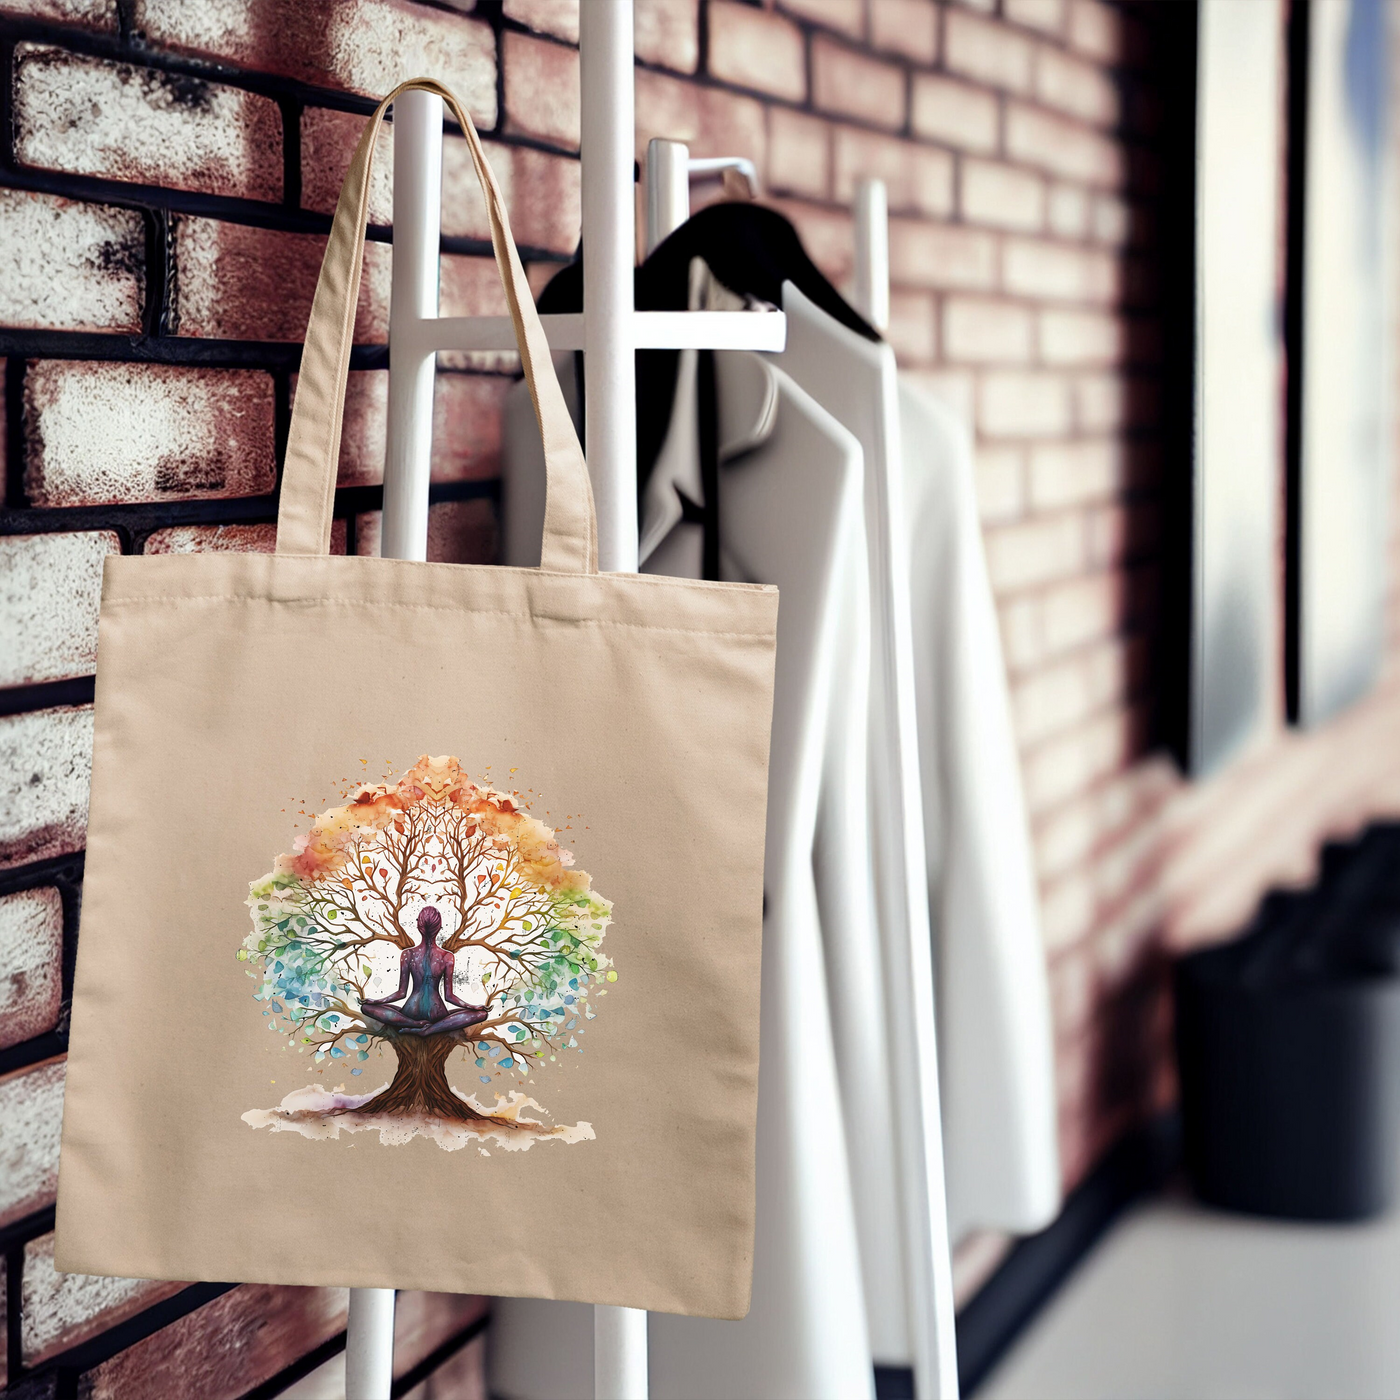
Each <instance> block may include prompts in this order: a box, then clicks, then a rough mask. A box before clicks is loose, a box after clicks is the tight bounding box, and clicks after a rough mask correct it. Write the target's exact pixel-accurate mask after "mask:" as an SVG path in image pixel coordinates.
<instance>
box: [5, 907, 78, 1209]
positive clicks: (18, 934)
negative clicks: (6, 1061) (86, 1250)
mask: <svg viewBox="0 0 1400 1400" xmlns="http://www.w3.org/2000/svg"><path fill="white" fill-rule="evenodd" d="M62 962H63V901H62V900H61V899H60V898H59V893H58V891H57V890H56V889H54V888H53V887H52V886H44V887H42V888H40V889H35V890H21V891H20V892H19V893H18V894H7V895H5V896H4V897H3V898H0V1050H4V1049H8V1048H9V1047H10V1046H11V1045H19V1044H21V1043H22V1042H24V1041H26V1040H33V1039H34V1037H35V1036H37V1035H43V1034H44V1032H45V1031H51V1030H53V1028H54V1027H55V1026H56V1025H57V1024H58V1013H59V1002H60V999H61V998H62V995H63V976H62V972H63V968H62ZM3 1098H4V1089H3V1087H0V1099H3ZM3 1155H4V1150H3V1149H0V1158H3ZM9 1180H10V1172H9V1170H8V1169H3V1170H0V1182H7V1181H9ZM3 1189H4V1188H3V1187H0V1190H3Z"/></svg>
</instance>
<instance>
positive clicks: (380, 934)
mask: <svg viewBox="0 0 1400 1400" xmlns="http://www.w3.org/2000/svg"><path fill="white" fill-rule="evenodd" d="M522 808H523V804H522V802H521V799H520V798H519V796H518V795H517V794H513V793H504V792H498V791H496V790H494V789H492V788H489V787H483V786H480V785H478V784H477V783H474V782H472V781H471V780H470V779H469V778H468V776H467V775H466V774H465V773H464V772H463V771H462V769H461V766H460V765H459V763H458V761H457V760H456V759H455V758H428V757H427V756H426V755H425V756H424V757H423V758H420V759H419V760H418V762H417V763H416V764H415V765H414V767H413V768H412V769H410V770H409V771H408V772H407V773H406V774H405V775H404V776H403V777H402V778H401V779H399V780H398V781H397V782H395V783H390V784H375V785H372V786H369V785H367V786H364V787H362V788H360V790H359V791H358V792H357V794H356V795H355V796H354V797H353V798H352V799H351V801H350V802H349V803H347V804H346V805H345V806H342V807H335V808H332V809H331V810H329V811H327V812H324V813H322V814H321V815H319V816H317V817H315V818H314V819H313V822H312V826H311V830H310V832H309V833H307V834H306V835H304V836H300V837H298V839H297V841H296V843H295V846H294V849H293V850H292V851H291V852H290V853H288V854H286V855H283V856H279V857H278V859H277V862H276V864H275V866H274V868H273V870H272V871H271V872H270V873H269V874H267V875H265V876H264V877H263V878H262V879H260V880H257V881H255V882H254V883H253V885H252V886H251V889H250V895H249V899H248V905H249V907H250V909H251V910H252V915H253V932H252V933H251V934H250V935H249V936H248V938H247V939H246V940H245V942H244V944H243V947H242V949H241V950H240V951H239V954H238V956H239V958H240V959H241V960H244V961H248V962H253V963H257V964H260V965H261V966H260V970H259V971H257V972H253V973H252V974H251V975H253V976H254V977H255V978H256V979H257V980H258V982H259V986H258V990H257V991H256V992H255V993H254V996H255V998H256V999H257V1000H258V1001H261V1002H262V1003H263V1006H264V1010H263V1014H264V1016H266V1017H268V1024H269V1027H270V1028H271V1029H273V1030H275V1031H277V1032H280V1033H281V1034H283V1035H285V1036H287V1037H288V1045H289V1048H295V1049H296V1050H298V1051H300V1052H302V1053H306V1054H310V1055H311V1056H312V1057H313V1059H314V1061H315V1062H316V1063H317V1064H325V1065H329V1064H333V1063H339V1064H345V1065H347V1066H349V1067H351V1073H352V1074H359V1073H360V1067H359V1065H358V1063H357V1062H362V1061H364V1060H366V1059H368V1058H369V1055H370V1051H371V1050H372V1049H373V1048H375V1046H376V1044H379V1045H383V1046H386V1047H388V1048H390V1049H391V1050H392V1051H393V1054H394V1056H395V1058H396V1061H397V1069H396V1073H395V1074H394V1077H393V1079H392V1081H391V1082H390V1083H389V1084H388V1086H387V1087H386V1088H384V1089H382V1090H380V1091H378V1092H377V1093H374V1094H371V1095H367V1096H363V1097H356V1098H348V1097H347V1098H345V1099H344V1100H343V1104H344V1106H343V1107H338V1108H335V1109H333V1110H331V1111H333V1112H341V1113H352V1114H354V1115H357V1116H358V1117H359V1118H361V1119H363V1118H366V1117H369V1116H372V1117H374V1118H375V1119H376V1120H378V1121H377V1123H376V1124H375V1126H381V1127H382V1126H383V1122H384V1120H386V1119H389V1120H402V1122H403V1124H404V1125H405V1126H406V1127H409V1126H411V1125H413V1124H424V1123H428V1122H431V1121H434V1120H435V1121H436V1122H437V1123H438V1124H456V1125H461V1126H466V1127H470V1126H471V1125H472V1124H477V1125H479V1126H481V1127H483V1128H486V1127H489V1126H491V1125H493V1124H502V1125H504V1124H509V1125H511V1126H512V1127H516V1128H518V1127H520V1126H521V1125H522V1123H524V1122H526V1121H528V1120H521V1119H519V1118H518V1117H516V1116H515V1115H514V1114H513V1113H512V1112H510V1111H509V1109H507V1110H505V1111H502V1110H501V1109H500V1101H499V1099H498V1107H497V1109H496V1110H495V1111H492V1110H488V1109H484V1108H481V1107H478V1106H476V1105H474V1104H473V1102H471V1101H469V1100H468V1099H467V1097H466V1096H465V1095H463V1094H462V1093H460V1092H458V1091H457V1090H455V1089H453V1087H452V1086H451V1084H450V1083H449V1082H448V1078H447V1064H448V1061H449V1059H450V1058H451V1057H452V1056H453V1054H454V1053H455V1052H457V1051H459V1050H460V1051H464V1052H465V1055H466V1057H467V1058H469V1059H470V1060H472V1061H474V1062H475V1068H476V1070H477V1078H478V1081H479V1082H481V1083H486V1084H490V1083H492V1082H493V1081H495V1080H497V1079H499V1077H500V1076H503V1075H504V1076H519V1075H523V1074H526V1073H528V1072H529V1070H530V1069H531V1068H532V1067H534V1066H536V1065H538V1064H539V1062H541V1061H545V1060H546V1059H549V1060H552V1059H555V1058H556V1057H557V1056H558V1055H560V1054H562V1053H563V1052H565V1051H567V1050H580V1049H581V1048H582V1046H581V1044H580V1039H579V1038H580V1037H581V1036H582V1035H583V1034H584V1031H585V1027H586V1024H587V1023H588V1022H589V1021H591V1020H592V1019H593V1018H594V1016H595V1014H596V1011H595V1007H594V1005H593V997H594V996H595V995H596V994H597V992H598V991H599V990H601V989H600V988H598V986H597V984H598V983H599V982H600V981H604V980H606V981H614V980H616V976H617V974H616V973H615V972H611V971H609V968H610V966H611V964H610V960H609V959H608V957H607V956H606V955H605V954H604V953H603V952H602V947H601V945H602V942H603V936H604V933H605V932H606V930H607V927H608V924H609V922H610V916H611V908H612V906H611V905H610V904H609V902H608V901H607V900H606V899H603V898H602V897H601V896H599V895H598V894H596V893H594V892H593V890H592V889H591V888H590V881H589V877H588V875H587V874H585V873H584V872H583V871H578V870H574V869H572V868H571V866H572V864H573V855H572V853H571V852H570V851H567V850H565V849H564V848H562V847H561V846H560V845H559V842H558V840H557V837H556V833H555V832H554V830H553V829H552V828H550V827H549V826H547V825H546V824H545V823H544V822H541V821H539V820H538V819H537V818H535V817H532V816H530V815H529V813H528V812H527V811H525V810H523V809H522ZM430 910H431V911H436V916H437V918H438V920H439V921H440V929H432V930H431V933H430V934H428V935H424V934H423V933H422V928H423V924H424V922H426V923H428V925H429V926H430V928H431V924H432V921H433V917H434V916H433V914H431V913H428V914H427V917H426V920H420V918H419V916H420V915H422V914H424V913H425V911H430ZM434 935H435V942H436V948H437V949H440V950H442V953H441V954H440V953H438V952H436V951H435V950H433V949H425V948H424V947H423V946H422V945H423V943H424V942H428V941H432V938H433V936H434ZM410 950H417V951H410ZM442 954H450V955H451V957H450V958H443V957H442ZM415 958H416V959H419V961H418V962H417V963H414V962H413V960H414V959H415ZM425 958H432V959H434V960H435V961H433V962H432V964H431V965H432V966H433V967H434V968H437V967H439V966H440V965H441V966H447V967H449V968H450V969H451V970H450V971H448V972H447V973H446V974H445V975H443V974H439V975H438V976H437V977H435V978H433V979H432V982H433V986H430V987H429V988H428V989H427V990H426V991H425V992H424V996H425V997H426V998H428V999H429V1000H436V1006H437V1013H436V1014H434V1013H433V1012H432V1011H430V1010H428V1011H424V1010H422V1009H421V1008H422V1007H423V1006H424V1005H425V1002H423V1001H422V1000H421V999H420V1001H419V1002H418V1003H417V1005H418V1006H419V1008H420V1010H419V1012H418V1013H417V1014H416V1017H415V1016H412V1015H410V1014H409V1013H406V1012H405V1011H403V1010H402V1009H400V1008H397V1007H396V1006H395V1005H394V1004H393V1003H395V1002H397V1001H399V1000H401V995H396V994H395V993H394V990H393V989H394V988H395V987H396V986H399V985H400V975H401V973H400V968H401V964H402V965H403V966H404V967H407V966H409V965H410V964H412V965H413V966H417V967H420V968H422V967H425V966H427V964H426V963H424V962H422V959H425ZM409 980H410V979H409V975H408V973H407V972H404V973H403V985H407V983H408V982H409ZM372 983H374V984H375V985H373V986H372V985H371V984H372ZM414 985H415V987H418V988H419V989H420V990H421V989H422V988H421V980H420V981H419V982H415V984H414ZM439 986H440V988H441V991H442V994H443V996H445V997H447V998H448V1000H449V1001H455V1002H456V1006H451V1005H444V1004H443V1002H442V1000H441V999H440V998H435V997H434V996H433V992H434V991H435V989H436V987H439ZM408 1004H409V1003H404V1005H405V1006H407V1005H408ZM458 1007H465V1008H467V1010H466V1011H465V1012H458V1010H457V1008H458ZM449 1013H457V1014H456V1015H455V1022H461V1021H462V1020H464V1019H469V1018H470V1017H472V1016H474V1017H476V1018H477V1019H476V1022H475V1024H470V1025H459V1024H455V1023H454V1021H452V1020H448V1019H447V1018H448V1014H449ZM396 1020H397V1021H399V1022H401V1024H393V1022H394V1021H396ZM443 1027H447V1028H446V1029H443ZM519 1097H520V1096H518V1095H515V1096H512V1102H513V1101H514V1099H518V1098H519ZM288 1102H290V1101H288ZM338 1102H339V1101H338ZM525 1102H531V1101H529V1100H526V1101H525ZM287 1109H288V1104H287V1103H284V1106H283V1110H273V1111H271V1112H274V1113H276V1112H283V1113H284V1114H285V1111H286V1110H287ZM325 1112H326V1110H325V1109H324V1108H322V1109H321V1117H324V1116H325ZM245 1117H248V1119H249V1121H254V1120H255V1119H256V1120H257V1121H256V1124H255V1125H262V1124H264V1123H266V1122H267V1121H268V1120H267V1116H266V1114H261V1115H259V1114H257V1113H255V1114H254V1115H245ZM345 1126H351V1125H350V1124H346V1125H345ZM537 1126H540V1127H543V1125H537ZM581 1126H584V1127H586V1126H587V1125H581ZM424 1130H425V1131H426V1129H424ZM546 1131H552V1130H546ZM588 1135H591V1132H590V1133H589V1134H588ZM409 1136H412V1132H411V1131H409V1132H407V1133H400V1134H399V1135H398V1136H397V1137H395V1138H393V1139H392V1140H395V1141H404V1140H407V1137H409ZM384 1140H386V1141H387V1140H390V1139H389V1138H384Z"/></svg>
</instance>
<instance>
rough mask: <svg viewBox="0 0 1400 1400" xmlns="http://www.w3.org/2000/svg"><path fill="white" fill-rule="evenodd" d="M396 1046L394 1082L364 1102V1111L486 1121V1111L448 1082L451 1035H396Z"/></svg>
mask: <svg viewBox="0 0 1400 1400" xmlns="http://www.w3.org/2000/svg"><path fill="white" fill-rule="evenodd" d="M393 1046H394V1053H395V1054H396V1055H397V1056H398V1058H399V1067H398V1071H397V1073H396V1074H395V1075H394V1081H393V1083H392V1084H390V1085H389V1087H388V1088H387V1089H386V1090H385V1091H384V1092H383V1093H382V1094H376V1095H375V1097H374V1098H372V1099H371V1100H370V1101H369V1102H368V1103H367V1104H365V1106H364V1108H363V1109H362V1110H361V1111H362V1112H365V1113H392V1114H394V1115H396V1116H399V1117H405V1118H411V1117H417V1116H419V1115H422V1116H424V1117H427V1118H444V1119H447V1120H449V1121H451V1122H461V1123H471V1122H478V1121H485V1120H486V1118H487V1115H486V1114H484V1113H478V1112H477V1111H476V1110H475V1109H474V1108H473V1107H472V1106H471V1104H469V1103H467V1102H465V1101H464V1100H463V1099H461V1098H459V1097H458V1096H457V1095H456V1094H454V1093H453V1092H452V1087H451V1085H449V1084H448V1082H447V1071H446V1069H445V1066H446V1064H447V1058H448V1056H449V1055H451V1054H452V1052H453V1051H454V1050H455V1049H457V1042H456V1041H455V1040H454V1039H453V1038H452V1037H451V1036H449V1035H429V1036H416V1035H401V1036H396V1037H394V1040H393Z"/></svg>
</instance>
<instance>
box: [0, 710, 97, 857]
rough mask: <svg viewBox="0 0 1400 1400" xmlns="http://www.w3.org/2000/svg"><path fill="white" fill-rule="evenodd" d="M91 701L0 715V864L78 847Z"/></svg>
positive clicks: (89, 755) (85, 791) (83, 823)
mask: <svg viewBox="0 0 1400 1400" xmlns="http://www.w3.org/2000/svg"><path fill="white" fill-rule="evenodd" d="M91 773H92V706H90V705H78V706H67V705H64V706H60V707H59V708H57V709H53V710H31V711H29V712H28V713H26V714H18V715H6V716H5V717H4V718H0V869H8V868H10V867H12V866H16V865H28V864H29V863H30V862H32V861H37V860H48V859H49V858H50V857H51V856H65V855H69V854H70V853H71V852H73V851H80V850H82V849H83V840H84V838H85V836H86V832H87V805H88V780H89V778H90V776H91Z"/></svg>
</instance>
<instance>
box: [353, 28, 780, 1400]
mask: <svg viewBox="0 0 1400 1400" xmlns="http://www.w3.org/2000/svg"><path fill="white" fill-rule="evenodd" d="M579 11H580V13H579V61H580V84H581V106H582V126H581V133H582V140H581V143H580V156H581V158H582V166H583V171H582V180H583V209H582V220H583V229H582V233H583V249H584V255H583V296H584V303H583V304H584V306H585V307H586V308H587V310H586V313H585V314H584V315H575V316H546V317H544V318H543V320H544V326H545V333H546V336H547V337H548V339H549V343H550V346H551V348H553V349H555V350H577V349H582V350H583V352H584V356H585V360H584V363H585V366H586V369H587V373H586V378H585V410H584V419H585V442H584V449H585V453H586V455H587V458H588V465H589V472H590V475H591V477H592V480H593V495H594V500H595V503H596V506H597V512H598V560H599V567H600V568H602V569H605V570H612V571H620V572H627V571H634V570H635V569H636V567H637V472H636V384H635V368H634V360H633V353H632V352H633V351H634V350H638V349H678V348H681V349H683V348H688V347H694V348H702V347H703V348H710V349H722V350H731V349H732V350H781V349H782V348H783V345H784V343H785V338H786V321H785V318H784V317H783V316H782V314H781V313H779V312H773V313H762V314H753V313H748V312H641V313H639V312H637V311H636V310H635V309H634V306H633V300H632V273H633V262H634V257H635V248H636V215H635V204H634V194H633V186H634V181H633V173H632V172H633V143H634V140H635V137H634V121H633V98H632V89H633V49H632V0H589V3H588V4H586V5H580V6H579ZM442 122H443V105H442V100H441V98H439V97H436V96H434V95H432V94H430V93H425V92H418V91H413V92H406V93H404V94H403V95H402V96H401V97H400V98H399V99H398V100H396V101H395V103H394V110H393V128H394V251H393V293H392V300H391V305H390V314H389V413H388V429H387V432H388V443H387V451H386V454H385V462H384V522H383V543H382V546H381V549H382V552H383V554H384V555H385V556H386V557H391V558H397V559H420V560H421V559H425V558H426V557H427V532H428V482H429V476H430V469H431V457H432V433H433V386H434V374H435V370H436V352H437V351H439V350H448V349H452V350H513V349H514V348H515V336H514V332H513V329H512V327H511V324H510V321H509V320H508V319H507V318H505V317H491V316H488V317H468V318H454V317H446V318H439V316H438V314H437V312H438V258H439V239H440V234H439V224H440V216H441V207H442ZM746 173H749V174H752V166H751V165H750V166H749V168H748V172H746ZM687 212H688V205H687ZM393 1345H394V1293H393V1290H392V1289H359V1288H356V1289H351V1291H350V1314H349V1321H348V1324H347V1336H346V1350H345V1379H346V1396H347V1400H389V1392H390V1387H391V1385H392V1380H393ZM593 1345H594V1393H595V1396H596V1400H646V1396H647V1390H648V1384H647V1328H646V1314H645V1313H644V1312H640V1311H638V1310H636V1309H633V1308H615V1307H601V1306H600V1307H597V1308H595V1309H594V1344H593Z"/></svg>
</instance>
